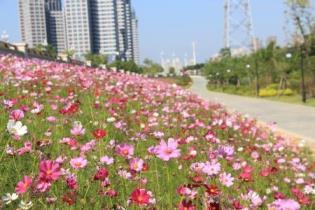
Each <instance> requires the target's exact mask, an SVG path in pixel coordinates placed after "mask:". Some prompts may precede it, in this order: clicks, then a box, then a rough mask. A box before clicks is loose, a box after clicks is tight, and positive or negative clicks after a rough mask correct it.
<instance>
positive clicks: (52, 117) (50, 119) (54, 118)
mask: <svg viewBox="0 0 315 210" xmlns="http://www.w3.org/2000/svg"><path fill="white" fill-rule="evenodd" d="M46 120H47V121H48V122H50V123H53V122H56V120H57V119H56V117H54V116H49V117H47V118H46Z"/></svg>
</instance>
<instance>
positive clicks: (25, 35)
mask: <svg viewBox="0 0 315 210" xmlns="http://www.w3.org/2000/svg"><path fill="white" fill-rule="evenodd" d="M19 14H20V31H21V37H22V41H23V42H25V43H27V44H28V46H29V47H35V46H36V45H38V44H44V43H46V42H47V32H46V14H45V0H19Z"/></svg>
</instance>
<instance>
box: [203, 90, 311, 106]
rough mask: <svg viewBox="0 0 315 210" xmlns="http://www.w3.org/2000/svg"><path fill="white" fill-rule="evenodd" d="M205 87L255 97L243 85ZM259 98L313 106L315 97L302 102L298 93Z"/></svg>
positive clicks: (252, 92) (251, 91)
mask: <svg viewBox="0 0 315 210" xmlns="http://www.w3.org/2000/svg"><path fill="white" fill-rule="evenodd" d="M207 88H208V90H210V91H215V92H221V93H227V94H233V95H240V96H248V97H256V95H255V92H254V91H253V90H249V89H248V88H245V87H239V88H237V87H234V86H233V88H222V87H213V86H208V87H207ZM259 98H260V99H266V100H271V101H279V102H285V103H291V104H300V105H306V106H311V107H315V98H309V99H307V102H306V103H303V102H302V99H301V96H300V95H292V96H273V97H259Z"/></svg>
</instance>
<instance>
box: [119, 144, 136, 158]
mask: <svg viewBox="0 0 315 210" xmlns="http://www.w3.org/2000/svg"><path fill="white" fill-rule="evenodd" d="M134 150H135V149H134V147H133V146H132V145H129V144H119V145H117V146H116V153H117V154H118V155H121V156H123V157H125V158H131V157H132V156H133V154H134Z"/></svg>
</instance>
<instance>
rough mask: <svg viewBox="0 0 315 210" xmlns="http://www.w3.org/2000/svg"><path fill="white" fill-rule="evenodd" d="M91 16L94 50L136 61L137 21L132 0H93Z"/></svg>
mask: <svg viewBox="0 0 315 210" xmlns="http://www.w3.org/2000/svg"><path fill="white" fill-rule="evenodd" d="M91 17H92V28H93V51H94V52H95V53H100V54H105V55H108V56H118V57H119V58H120V59H123V60H134V61H135V57H136V52H135V50H138V46H137V42H136V43H134V41H136V40H137V34H133V33H134V32H136V33H137V23H135V22H133V21H134V20H133V19H132V18H133V17H135V13H133V12H132V7H131V2H130V0H91Z"/></svg>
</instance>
